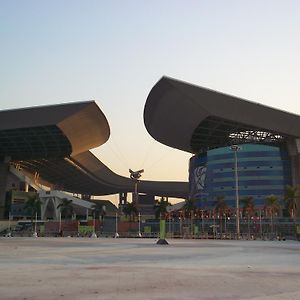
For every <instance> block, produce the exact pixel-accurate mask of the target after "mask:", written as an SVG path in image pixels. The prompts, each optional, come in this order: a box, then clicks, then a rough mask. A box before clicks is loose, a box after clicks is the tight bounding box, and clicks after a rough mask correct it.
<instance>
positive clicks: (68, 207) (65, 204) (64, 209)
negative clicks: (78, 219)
mask: <svg viewBox="0 0 300 300" xmlns="http://www.w3.org/2000/svg"><path fill="white" fill-rule="evenodd" d="M61 201H62V202H61V203H60V204H58V205H57V209H59V208H60V211H61V215H62V216H64V218H65V220H66V219H67V217H68V216H72V215H73V206H72V200H68V199H67V198H63V199H61Z"/></svg>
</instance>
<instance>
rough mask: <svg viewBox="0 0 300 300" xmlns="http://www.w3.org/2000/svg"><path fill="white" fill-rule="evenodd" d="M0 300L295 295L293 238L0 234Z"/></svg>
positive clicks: (299, 262)
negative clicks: (162, 241)
mask: <svg viewBox="0 0 300 300" xmlns="http://www.w3.org/2000/svg"><path fill="white" fill-rule="evenodd" d="M0 299H5V300H11V299H22V300H29V299H31V300H33V299H43V300H44V299H45V300H52V299H67V300H69V299H70V300H71V299H72V300H73V299H75V300H77V299H88V300H90V299H122V300H123V299H124V300H127V299H128V300H129V299H130V300H136V299H139V300H140V299H157V300H158V299H297V300H299V299H300V242H297V241H224V240H182V239H180V240H179V239H178V240H177V239H174V240H169V245H157V244H156V240H154V239H108V238H97V239H91V238H17V237H14V238H0Z"/></svg>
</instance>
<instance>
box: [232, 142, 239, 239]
mask: <svg viewBox="0 0 300 300" xmlns="http://www.w3.org/2000/svg"><path fill="white" fill-rule="evenodd" d="M230 149H231V150H232V151H233V152H234V177H235V201H236V219H235V221H236V236H237V239H239V238H240V200H239V179H238V162H237V152H238V151H239V150H241V148H240V147H239V146H238V145H232V146H231V147H230Z"/></svg>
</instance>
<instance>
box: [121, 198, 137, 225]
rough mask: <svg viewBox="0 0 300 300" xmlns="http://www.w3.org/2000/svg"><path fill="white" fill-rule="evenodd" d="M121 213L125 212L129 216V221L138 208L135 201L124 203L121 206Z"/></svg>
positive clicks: (134, 215)
mask: <svg viewBox="0 0 300 300" xmlns="http://www.w3.org/2000/svg"><path fill="white" fill-rule="evenodd" d="M123 213H124V214H125V216H127V217H128V216H129V221H130V222H132V221H133V220H134V218H135V217H136V216H137V215H138V210H137V208H136V205H135V203H133V202H128V203H126V205H125V206H124V207H123Z"/></svg>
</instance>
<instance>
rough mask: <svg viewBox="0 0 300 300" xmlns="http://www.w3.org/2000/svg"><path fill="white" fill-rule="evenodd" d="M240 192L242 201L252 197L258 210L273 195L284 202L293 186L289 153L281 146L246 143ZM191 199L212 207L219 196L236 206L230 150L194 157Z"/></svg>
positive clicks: (241, 159) (240, 155) (240, 159)
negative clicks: (288, 190)
mask: <svg viewBox="0 0 300 300" xmlns="http://www.w3.org/2000/svg"><path fill="white" fill-rule="evenodd" d="M237 165H238V168H237V170H238V191H239V196H240V199H242V198H243V197H245V196H252V197H253V200H254V204H255V206H256V207H263V206H264V205H265V202H266V200H265V198H266V196H268V195H270V194H274V195H276V196H278V197H279V199H283V197H284V193H285V187H286V185H288V184H292V178H291V163H290V158H289V156H288V153H287V151H285V150H284V149H282V148H280V147H276V146H268V145H261V144H244V145H241V146H240V150H239V151H238V152H237ZM189 182H190V197H191V198H193V199H196V203H197V206H198V207H203V208H204V207H207V208H212V207H214V205H215V203H216V198H217V197H218V196H224V197H225V200H226V203H227V205H228V206H230V207H234V206H235V201H236V187H235V157H234V152H233V151H232V150H231V148H230V147H222V148H217V149H213V150H209V151H208V152H207V153H206V154H201V155H195V156H193V157H192V158H191V159H190V166H189Z"/></svg>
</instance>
